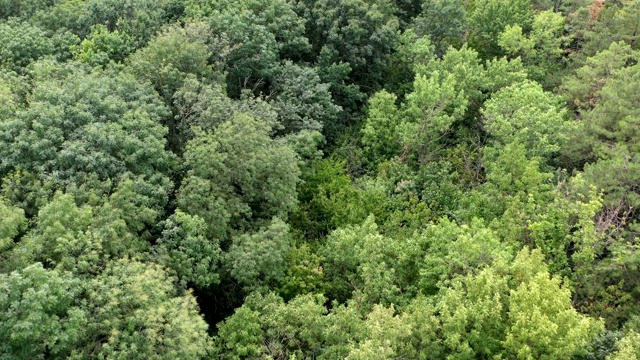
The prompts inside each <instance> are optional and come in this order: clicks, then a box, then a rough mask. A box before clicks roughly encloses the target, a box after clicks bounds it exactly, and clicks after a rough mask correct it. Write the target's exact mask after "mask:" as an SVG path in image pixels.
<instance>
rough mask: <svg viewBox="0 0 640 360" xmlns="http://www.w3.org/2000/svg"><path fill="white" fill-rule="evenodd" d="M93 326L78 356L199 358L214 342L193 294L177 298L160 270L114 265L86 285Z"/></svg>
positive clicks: (87, 309)
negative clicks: (211, 340) (211, 342)
mask: <svg viewBox="0 0 640 360" xmlns="http://www.w3.org/2000/svg"><path fill="white" fill-rule="evenodd" d="M84 291H85V293H86V295H85V296H86V300H84V301H83V302H82V304H83V310H84V311H85V312H86V316H87V318H88V319H90V321H89V322H88V324H86V327H85V328H84V329H83V336H82V341H81V343H80V344H79V345H78V347H77V348H76V350H75V351H74V357H77V358H81V359H84V358H90V357H93V356H97V357H102V358H122V357H129V358H157V359H176V358H180V359H200V358H203V357H205V356H206V354H207V351H208V349H209V344H210V339H209V336H208V335H207V324H206V323H205V322H204V320H203V319H202V317H201V316H200V314H199V310H198V305H197V304H196V301H195V298H194V297H193V295H191V293H189V292H187V293H185V294H182V295H179V294H176V291H175V288H174V284H173V279H172V278H170V277H168V276H167V274H166V273H165V271H164V270H163V269H162V268H161V267H160V266H158V265H153V264H144V263H141V262H137V261H132V260H126V259H122V260H118V261H115V262H113V263H111V264H110V265H109V266H107V268H106V269H105V270H104V271H103V272H102V273H101V274H99V275H98V276H96V277H95V278H93V279H90V280H88V281H87V282H86V284H85V285H84Z"/></svg>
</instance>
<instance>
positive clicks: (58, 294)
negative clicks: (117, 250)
mask: <svg viewBox="0 0 640 360" xmlns="http://www.w3.org/2000/svg"><path fill="white" fill-rule="evenodd" d="M80 292H81V287H80V283H79V281H78V280H77V279H74V278H73V277H72V276H71V274H70V273H68V272H60V271H57V270H46V269H44V268H43V267H42V264H40V263H36V264H33V265H30V266H28V267H26V268H24V269H22V270H21V271H14V272H12V273H11V274H0V322H1V323H2V326H0V356H1V357H2V358H3V359H11V360H13V359H15V360H18V359H33V358H41V357H45V356H49V357H51V358H54V359H58V358H59V359H62V358H65V357H66V356H68V355H70V353H71V350H72V349H73V346H74V345H75V343H76V342H77V341H80V340H81V339H82V338H83V336H84V331H83V330H84V326H85V325H86V323H87V322H88V318H87V314H86V313H85V312H83V311H82V310H80V309H79V308H78V307H75V306H74V300H75V298H76V297H77V296H78V295H79V294H80Z"/></svg>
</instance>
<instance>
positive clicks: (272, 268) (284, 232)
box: [225, 218, 291, 290]
mask: <svg viewBox="0 0 640 360" xmlns="http://www.w3.org/2000/svg"><path fill="white" fill-rule="evenodd" d="M290 249H291V236H290V234H289V226H288V225H287V224H286V223H284V222H283V221H282V220H280V219H277V218H274V219H273V220H272V221H271V224H269V226H268V227H265V228H261V229H260V230H258V231H257V232H256V233H252V234H249V233H245V234H241V235H238V236H235V237H233V239H232V243H231V247H230V248H229V251H228V252H227V254H226V258H225V264H226V266H227V267H228V268H229V273H230V275H231V276H232V277H233V279H235V280H236V281H237V282H238V284H240V285H242V286H244V287H245V288H246V289H248V290H252V289H256V288H260V287H270V286H271V287H274V285H275V284H279V283H281V282H282V281H283V280H284V276H285V271H286V268H285V266H286V262H285V259H286V257H287V255H288V253H289V251H290Z"/></svg>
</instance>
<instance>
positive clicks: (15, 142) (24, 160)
mask: <svg viewBox="0 0 640 360" xmlns="http://www.w3.org/2000/svg"><path fill="white" fill-rule="evenodd" d="M34 72H35V74H34V86H33V90H32V91H31V93H29V94H28V95H27V98H26V100H27V103H28V104H29V106H28V107H26V108H24V109H21V110H20V111H17V112H16V114H15V116H13V117H9V118H6V119H3V121H2V122H0V138H1V139H2V144H1V145H0V154H1V156H2V159H3V160H2V162H1V164H0V173H1V174H3V175H6V174H8V173H11V172H15V171H21V170H26V171H27V172H30V173H31V174H33V175H35V176H36V177H37V178H39V179H41V180H42V181H43V182H47V181H51V182H53V183H54V184H55V185H56V186H57V187H59V188H60V187H62V188H70V187H74V186H80V184H88V183H91V182H92V181H89V179H92V178H95V179H96V180H97V181H96V182H97V183H100V184H103V183H104V182H110V183H111V186H112V187H113V189H115V187H117V186H118V184H119V183H120V182H121V181H123V180H124V179H126V178H131V179H135V183H136V186H134V189H133V190H134V192H137V193H140V194H141V195H144V196H149V198H148V199H147V200H148V201H150V202H149V203H147V204H146V205H147V206H149V207H151V208H154V209H156V211H160V210H162V209H163V207H164V205H165V204H166V202H167V193H168V190H169V188H170V186H171V183H170V181H169V178H168V176H167V174H168V172H169V170H170V168H171V167H172V159H173V157H172V155H171V154H170V153H169V152H167V151H165V139H164V136H165V135H166V129H165V128H164V127H163V126H162V125H160V119H161V118H163V117H164V116H165V114H166V108H165V107H164V106H163V105H162V103H161V102H160V100H159V99H158V97H157V95H155V93H154V92H153V90H152V89H150V88H149V87H146V86H143V85H141V84H140V83H139V82H137V81H136V80H135V79H133V78H132V77H131V76H128V75H125V74H121V73H117V72H115V71H113V70H109V71H105V72H102V71H95V72H92V71H90V70H88V69H86V68H85V67H83V66H80V65H78V64H75V63H71V64H66V65H58V64H55V63H51V62H42V63H39V64H38V65H37V67H36V69H35V71H34ZM99 186H102V185H99ZM131 215H132V216H133V215H135V214H131Z"/></svg>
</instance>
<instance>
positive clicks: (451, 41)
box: [414, 0, 467, 56]
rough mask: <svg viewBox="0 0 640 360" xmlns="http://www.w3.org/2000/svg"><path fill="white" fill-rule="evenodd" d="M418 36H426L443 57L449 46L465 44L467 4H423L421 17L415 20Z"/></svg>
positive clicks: (451, 0) (449, 0)
mask: <svg viewBox="0 0 640 360" xmlns="http://www.w3.org/2000/svg"><path fill="white" fill-rule="evenodd" d="M414 26H415V30H416V33H417V34H418V35H426V36H428V37H429V39H431V41H432V42H433V44H434V46H435V52H436V54H437V55H438V56H442V55H444V54H445V53H446V52H447V49H448V48H449V46H453V47H456V48H457V47H458V46H459V45H461V44H463V43H464V42H465V41H464V40H465V36H466V29H467V14H466V9H465V4H464V2H463V1H461V0H436V1H425V2H422V11H421V12H420V16H419V17H417V18H416V19H415V25H414Z"/></svg>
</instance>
